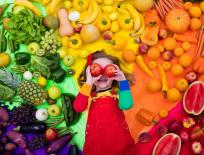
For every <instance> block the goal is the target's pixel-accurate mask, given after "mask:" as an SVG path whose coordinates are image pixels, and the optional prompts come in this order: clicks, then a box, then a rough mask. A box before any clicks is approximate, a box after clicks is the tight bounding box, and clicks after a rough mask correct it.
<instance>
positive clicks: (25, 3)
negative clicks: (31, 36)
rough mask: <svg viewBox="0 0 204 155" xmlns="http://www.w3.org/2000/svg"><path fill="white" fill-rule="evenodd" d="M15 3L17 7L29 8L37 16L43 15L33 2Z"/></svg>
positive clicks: (17, 0) (18, 1)
mask: <svg viewBox="0 0 204 155" xmlns="http://www.w3.org/2000/svg"><path fill="white" fill-rule="evenodd" d="M13 2H14V4H15V5H20V6H24V7H26V8H28V9H30V10H31V11H33V12H34V13H35V14H36V15H41V13H40V10H38V8H37V7H36V6H35V5H33V3H32V2H30V1H28V0H14V1H13Z"/></svg>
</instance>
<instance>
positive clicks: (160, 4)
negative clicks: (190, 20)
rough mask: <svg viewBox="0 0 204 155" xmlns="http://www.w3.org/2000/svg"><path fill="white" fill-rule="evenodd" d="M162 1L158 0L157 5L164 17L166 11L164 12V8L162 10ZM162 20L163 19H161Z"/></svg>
mask: <svg viewBox="0 0 204 155" xmlns="http://www.w3.org/2000/svg"><path fill="white" fill-rule="evenodd" d="M162 3H163V2H162V0H160V1H158V5H159V7H160V8H161V11H162V13H163V15H164V17H165V16H166V13H165V10H164V7H163V4H162ZM163 20H164V19H163Z"/></svg>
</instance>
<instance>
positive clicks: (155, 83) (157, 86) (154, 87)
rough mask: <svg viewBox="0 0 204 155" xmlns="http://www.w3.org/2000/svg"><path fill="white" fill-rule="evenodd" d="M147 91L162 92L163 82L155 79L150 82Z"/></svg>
mask: <svg viewBox="0 0 204 155" xmlns="http://www.w3.org/2000/svg"><path fill="white" fill-rule="evenodd" d="M147 89H148V90H149V91H151V92H157V91H160V90H161V82H160V80H158V79H156V78H154V79H151V80H149V81H148V83H147Z"/></svg>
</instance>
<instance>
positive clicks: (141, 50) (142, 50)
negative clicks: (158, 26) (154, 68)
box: [138, 43, 148, 54]
mask: <svg viewBox="0 0 204 155" xmlns="http://www.w3.org/2000/svg"><path fill="white" fill-rule="evenodd" d="M138 50H139V53H140V54H147V51H148V46H147V45H146V44H143V43H142V44H140V45H139V48H138Z"/></svg>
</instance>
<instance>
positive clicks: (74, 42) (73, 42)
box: [69, 35, 82, 49]
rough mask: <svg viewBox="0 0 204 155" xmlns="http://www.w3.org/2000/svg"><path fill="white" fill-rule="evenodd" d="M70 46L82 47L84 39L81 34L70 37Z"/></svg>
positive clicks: (74, 47)
mask: <svg viewBox="0 0 204 155" xmlns="http://www.w3.org/2000/svg"><path fill="white" fill-rule="evenodd" d="M69 47H71V48H73V49H78V48H81V47H82V39H81V38H80V36H79V35H74V36H71V37H70V38H69Z"/></svg>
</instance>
